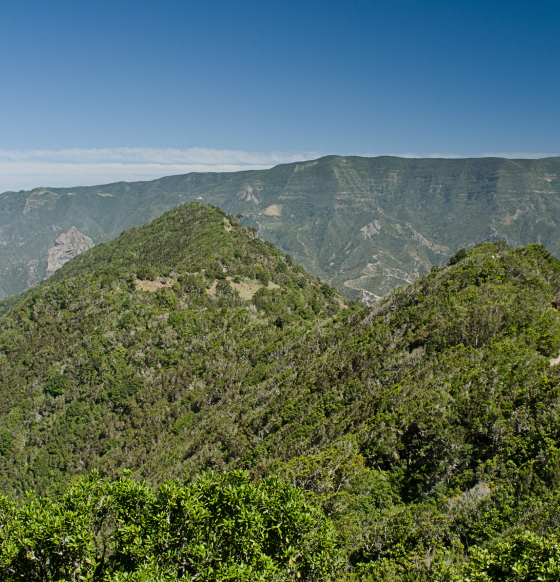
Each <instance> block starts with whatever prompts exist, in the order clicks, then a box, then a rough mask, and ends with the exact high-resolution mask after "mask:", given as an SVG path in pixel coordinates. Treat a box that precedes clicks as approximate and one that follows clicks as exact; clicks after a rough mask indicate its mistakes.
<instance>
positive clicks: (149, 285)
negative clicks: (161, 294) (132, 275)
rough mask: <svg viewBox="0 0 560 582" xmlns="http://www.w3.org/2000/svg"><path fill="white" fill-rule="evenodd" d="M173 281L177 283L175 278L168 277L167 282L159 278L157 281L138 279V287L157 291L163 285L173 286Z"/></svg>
mask: <svg viewBox="0 0 560 582" xmlns="http://www.w3.org/2000/svg"><path fill="white" fill-rule="evenodd" d="M173 283H175V279H167V280H166V281H165V283H162V282H161V281H159V280H157V279H156V280H155V281H141V280H137V281H136V289H140V290H141V291H157V290H158V289H161V288H162V287H172V286H173Z"/></svg>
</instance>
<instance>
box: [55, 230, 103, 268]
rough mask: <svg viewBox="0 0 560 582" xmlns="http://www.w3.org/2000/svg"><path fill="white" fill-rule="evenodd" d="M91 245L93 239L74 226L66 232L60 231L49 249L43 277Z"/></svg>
mask: <svg viewBox="0 0 560 582" xmlns="http://www.w3.org/2000/svg"><path fill="white" fill-rule="evenodd" d="M93 246H94V244H93V241H92V240H91V239H90V238H89V236H86V235H85V234H82V233H81V232H80V231H79V230H78V229H77V228H76V227H75V226H73V227H72V228H71V229H70V230H69V231H68V232H67V233H62V234H61V235H60V236H59V237H58V238H57V239H56V243H55V245H54V246H52V247H51V248H50V249H49V258H48V261H47V274H46V275H45V279H47V278H48V277H50V276H51V275H52V274H53V273H54V272H55V271H56V270H57V269H60V267H62V266H63V265H65V264H66V263H67V262H68V261H69V260H70V259H73V258H74V257H75V256H76V255H79V254H80V253H83V252H84V251H87V250H88V249H91V247H93Z"/></svg>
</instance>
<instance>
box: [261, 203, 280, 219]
mask: <svg viewBox="0 0 560 582" xmlns="http://www.w3.org/2000/svg"><path fill="white" fill-rule="evenodd" d="M262 214H266V215H267V216H281V215H282V205H281V204H271V205H270V206H269V207H268V208H265V209H264V210H263V211H262Z"/></svg>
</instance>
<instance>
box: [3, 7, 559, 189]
mask: <svg viewBox="0 0 560 582" xmlns="http://www.w3.org/2000/svg"><path fill="white" fill-rule="evenodd" d="M0 26H1V34H0V51H1V53H0V54H1V55H2V58H1V59H0V78H1V79H2V90H1V92H0V191H3V190H5V189H8V188H10V189H19V188H18V187H17V186H18V185H20V187H21V188H28V187H32V186H33V185H37V186H38V185H53V186H56V185H71V184H82V183H83V184H85V183H92V184H93V183H100V182H104V181H113V179H114V180H117V179H142V178H145V179H149V178H151V177H156V176H158V175H164V174H171V173H179V172H182V171H185V169H186V170H187V171H188V170H189V169H208V168H210V169H212V168H213V169H217V170H230V169H236V168H238V167H269V166H271V165H274V164H275V163H278V162H282V161H292V160H293V159H302V158H310V157H316V156H319V155H324V154H331V153H333V154H346V155H349V154H356V155H381V154H394V155H408V156H481V155H503V156H511V157H515V156H517V157H520V156H521V157H538V156H545V155H559V154H560V99H559V95H560V3H559V2H558V1H557V0H554V1H549V0H539V1H537V2H535V1H515V0H509V1H507V2H506V1H492V0H486V1H479V0H471V1H468V2H467V1H461V0H458V1H439V0H434V1H426V2H418V1H412V0H387V1H373V0H370V1H346V2H329V1H327V0H323V1H322V2H315V1H313V0H311V1H310V0H308V1H306V2H293V1H283V2H277V1H268V2H266V1H265V2H263V1H259V2H253V1H251V0H250V1H245V2H237V1H236V0H229V1H227V2H225V1H218V0H207V1H205V2H191V1H189V0H183V1H174V0H158V1H141V0H136V1H134V2H132V1H130V2H129V1H124V0H112V1H105V0H95V1H93V0H88V1H83V0H73V1H71V2H70V1H65V0H58V1H57V2H56V3H55V2H46V1H37V0H19V1H18V2H3V3H2V4H1V6H0ZM45 180H46V181H47V182H45Z"/></svg>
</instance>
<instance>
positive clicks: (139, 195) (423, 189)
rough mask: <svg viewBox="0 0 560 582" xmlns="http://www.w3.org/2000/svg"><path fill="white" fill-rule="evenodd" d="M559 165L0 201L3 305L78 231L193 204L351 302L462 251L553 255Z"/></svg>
mask: <svg viewBox="0 0 560 582" xmlns="http://www.w3.org/2000/svg"><path fill="white" fill-rule="evenodd" d="M559 172H560V158H549V159H543V160H505V159H496V158H484V159H470V160H408V159H400V158H393V157H380V158H359V157H345V158H344V157H339V156H329V157H326V158H321V159H320V160H315V161H312V162H305V163H295V164H285V165H281V166H277V167H275V168H272V169H270V170H264V171H248V172H236V173H224V174H213V173H205V174H188V175H185V176H171V177H167V178H162V179H160V180H155V181H152V182H136V183H124V182H121V183H117V184H110V185H104V186H95V187H90V188H82V187H80V188H49V189H45V188H41V189H36V190H33V191H32V192H23V191H22V192H19V193H15V192H8V193H4V194H3V195H1V196H0V298H2V297H7V296H9V295H13V294H16V293H18V292H20V291H22V290H23V289H25V288H27V287H29V286H31V285H34V284H37V283H38V282H39V281H41V280H42V279H43V277H44V276H45V273H46V268H47V259H48V254H49V249H51V248H53V247H54V246H55V243H56V239H57V237H59V236H60V235H61V233H62V234H65V233H68V232H69V231H70V230H71V229H72V228H73V227H74V228H75V229H77V230H78V232H79V233H80V234H81V235H84V236H87V237H89V238H91V239H92V240H93V242H94V243H96V244H99V243H101V242H105V241H107V240H111V239H113V238H115V237H116V236H118V235H119V234H120V233H121V232H122V231H123V230H125V229H127V228H130V227H133V226H140V225H142V224H144V223H146V222H149V221H150V220H153V219H154V218H156V217H157V216H160V215H161V214H163V212H165V211H166V210H169V209H170V208H173V207H175V206H178V205H180V204H183V203H184V202H188V201H195V200H199V201H204V202H209V203H212V204H216V205H219V206H220V207H222V208H223V209H225V210H226V211H227V212H230V213H232V214H236V213H238V212H240V213H242V214H243V215H244V216H245V218H244V219H243V223H244V224H248V225H252V226H254V227H256V228H257V229H258V232H259V236H261V237H262V238H264V239H266V240H269V241H271V242H272V243H274V244H275V245H276V246H278V247H280V248H281V249H283V250H284V251H285V252H288V253H290V254H291V255H292V256H293V257H294V258H295V259H296V260H297V261H298V262H300V263H301V264H303V265H304V266H305V268H306V269H307V270H308V271H309V272H310V273H312V274H314V275H318V276H320V277H321V278H323V279H324V280H326V281H327V282H329V283H330V284H331V285H334V286H335V287H336V288H337V289H339V291H341V292H343V293H345V294H346V295H348V296H349V297H355V296H356V295H357V294H359V293H362V295H363V297H364V298H366V299H368V300H372V299H374V298H375V297H378V296H381V295H383V294H385V293H386V292H388V291H389V290H390V289H392V288H393V287H395V286H397V285H400V284H403V283H410V282H412V281H414V280H416V279H417V278H418V277H419V276H422V275H424V274H426V273H428V272H429V271H430V269H431V267H432V266H433V265H440V264H443V263H444V262H445V261H446V260H447V259H448V258H449V257H450V256H451V255H452V254H453V253H454V252H455V251H456V250H457V249H458V248H461V247H470V246H472V245H474V244H477V243H479V242H483V241H496V240H506V241H507V242H508V244H510V245H511V246H514V247H515V246H522V245H526V244H530V243H542V244H544V245H545V246H546V247H547V248H549V250H550V251H551V252H553V253H554V254H557V255H558V254H560V242H559V241H560V237H558V231H557V224H558V223H559V221H560V203H559V196H558V195H559V193H560V190H559V180H558V175H559Z"/></svg>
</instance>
